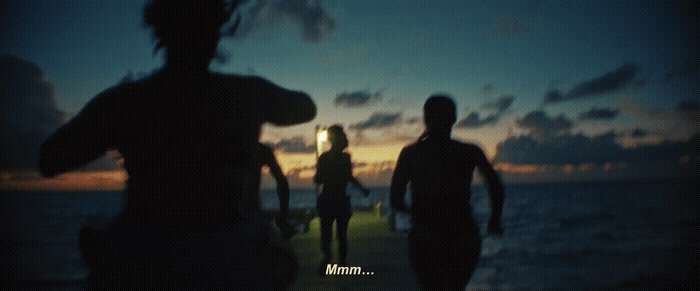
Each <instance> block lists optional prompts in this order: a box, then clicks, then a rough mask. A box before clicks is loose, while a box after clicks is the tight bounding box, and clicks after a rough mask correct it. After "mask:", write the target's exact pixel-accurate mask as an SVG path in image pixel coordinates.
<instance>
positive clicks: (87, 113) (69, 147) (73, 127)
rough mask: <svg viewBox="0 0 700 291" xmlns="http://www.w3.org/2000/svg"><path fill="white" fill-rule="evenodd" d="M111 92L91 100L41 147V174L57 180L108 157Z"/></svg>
mask: <svg viewBox="0 0 700 291" xmlns="http://www.w3.org/2000/svg"><path fill="white" fill-rule="evenodd" d="M108 95H109V91H108V92H105V93H102V94H100V95H98V96H97V97H95V98H94V99H93V100H92V101H90V102H89V103H88V104H87V105H86V106H85V107H84V108H83V109H82V110H81V111H80V113H78V115H76V116H75V117H74V118H72V119H71V120H70V121H68V123H66V124H64V125H63V126H62V127H61V128H59V129H58V130H56V132H54V133H53V134H52V135H51V136H50V137H49V138H48V139H46V140H45V141H44V142H43V144H42V145H41V149H40V152H39V171H40V172H41V175H42V176H44V177H53V176H56V175H59V174H62V173H65V172H68V171H70V170H74V169H76V168H78V167H80V166H83V165H85V164H86V163H88V162H90V161H92V160H95V159H97V158H99V157H100V156H102V155H104V154H105V152H106V151H107V150H108V149H109V148H110V146H111V145H110V144H109V143H108V141H107V135H108V134H109V132H110V131H109V129H108V128H106V127H107V126H106V125H107V124H108V121H107V120H108V119H109V115H108V114H109V113H110V112H109V108H108V107H109V105H108V104H107V100H108V98H109V97H108Z"/></svg>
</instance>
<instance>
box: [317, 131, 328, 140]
mask: <svg viewBox="0 0 700 291" xmlns="http://www.w3.org/2000/svg"><path fill="white" fill-rule="evenodd" d="M327 140H328V131H327V130H322V131H319V132H318V141H320V142H325V141H327Z"/></svg>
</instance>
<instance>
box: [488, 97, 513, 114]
mask: <svg viewBox="0 0 700 291" xmlns="http://www.w3.org/2000/svg"><path fill="white" fill-rule="evenodd" d="M513 100H515V97H513V96H511V95H505V96H501V98H498V100H496V101H495V102H487V103H484V105H482V106H481V107H482V108H484V109H491V110H496V112H498V113H503V111H506V109H508V108H509V107H510V105H512V104H513Z"/></svg>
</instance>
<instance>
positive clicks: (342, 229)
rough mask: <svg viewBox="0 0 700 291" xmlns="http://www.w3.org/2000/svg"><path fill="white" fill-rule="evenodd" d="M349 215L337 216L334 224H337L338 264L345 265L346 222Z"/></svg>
mask: <svg viewBox="0 0 700 291" xmlns="http://www.w3.org/2000/svg"><path fill="white" fill-rule="evenodd" d="M349 222H350V218H349V217H345V216H344V217H337V218H336V223H337V224H336V225H337V226H338V264H339V265H341V266H346V265H347V260H346V259H347V257H348V223H349Z"/></svg>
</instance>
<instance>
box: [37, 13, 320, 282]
mask: <svg viewBox="0 0 700 291" xmlns="http://www.w3.org/2000/svg"><path fill="white" fill-rule="evenodd" d="M237 5H238V3H237V1H234V2H233V3H228V4H227V2H225V1H223V0H204V1H166V0H152V1H149V2H148V3H147V4H146V7H145V9H144V20H145V24H146V25H148V26H150V27H152V28H153V34H154V37H155V39H156V40H157V41H158V43H157V45H156V50H158V49H160V48H164V49H165V65H164V67H163V68H162V69H160V70H159V71H158V72H156V73H154V74H153V75H151V76H149V77H147V78H145V79H142V80H137V81H134V82H130V83H125V84H121V85H118V86H115V87H112V88H110V89H107V90H106V91H104V92H102V93H100V94H99V95H97V96H96V97H95V98H93V100H91V101H90V102H89V103H88V104H87V105H86V106H85V107H84V108H83V109H82V110H81V111H80V113H79V114H78V115H76V116H75V117H74V118H73V119H71V120H70V121H69V122H68V123H67V124H65V125H64V126H63V127H61V128H60V129H58V130H57V131H56V132H55V133H54V134H53V135H52V136H51V137H49V138H48V139H47V140H46V141H45V142H44V144H43V145H42V148H41V153H40V170H41V172H42V174H43V175H44V176H46V177H52V176H55V175H58V174H61V173H64V172H67V171H70V170H73V169H76V168H77V167H79V166H81V165H84V164H85V163H87V162H89V161H91V160H94V159H96V158H98V157H100V156H101V155H103V154H104V153H105V151H107V150H108V149H117V150H119V152H120V153H121V154H122V155H123V157H124V167H125V169H126V171H127V173H128V175H129V180H128V181H127V185H126V205H125V207H124V209H123V210H122V212H121V213H120V214H119V215H118V216H117V217H116V218H114V219H113V220H112V221H111V222H110V223H109V224H108V225H107V227H106V228H105V230H104V234H103V236H102V237H100V238H99V239H93V240H91V239H83V237H81V242H85V243H86V244H90V243H91V241H92V242H93V243H94V242H100V241H103V242H104V244H105V245H104V246H102V247H85V248H82V249H84V250H97V251H98V252H100V253H99V254H97V255H87V256H85V255H84V257H86V258H91V262H90V264H91V266H90V267H91V268H92V270H91V274H90V275H89V277H88V278H87V279H86V282H85V283H86V287H87V288H95V289H102V288H105V287H107V286H109V287H110V288H119V287H127V288H130V289H153V288H156V287H157V288H165V289H171V288H176V289H180V288H192V289H194V288H196V289H199V288H203V289H212V288H215V289H220V288H227V287H228V288H233V287H234V286H235V288H240V289H270V288H283V287H284V286H288V284H289V283H290V278H293V276H292V277H289V276H287V277H284V278H281V277H277V276H274V275H273V272H275V271H276V269H275V268H277V266H278V265H279V264H281V265H284V262H276V261H274V260H275V259H271V258H279V257H280V256H277V254H278V253H277V252H283V251H284V250H283V249H281V248H279V247H276V246H277V244H278V241H276V240H275V239H274V238H273V235H272V232H271V230H272V227H271V224H270V221H269V219H267V218H266V216H265V215H262V214H261V213H260V212H259V211H246V210H245V209H246V205H245V204H246V200H247V199H246V198H247V195H249V193H251V191H254V190H253V189H251V187H253V185H252V184H253V183H254V182H253V181H254V179H255V178H254V177H255V176H256V175H258V176H259V174H260V165H259V164H258V163H257V157H258V151H257V149H258V138H259V134H260V128H261V126H262V124H263V123H266V122H270V123H273V124H276V125H292V124H298V123H302V122H306V121H309V120H311V119H312V118H313V117H314V116H315V114H316V107H315V105H314V103H313V101H312V100H311V98H310V97H309V96H308V95H307V94H305V93H303V92H295V91H290V90H287V89H284V88H281V87H279V86H277V85H275V84H273V83H271V82H269V81H267V80H265V79H262V78H259V77H244V76H236V75H227V74H219V73H213V72H211V71H209V69H208V67H209V64H210V63H211V61H212V59H213V58H214V56H215V55H216V48H217V46H218V43H219V40H220V38H221V34H220V30H221V28H222V26H223V25H224V24H225V23H226V22H228V21H229V18H230V17H231V15H232V14H233V13H234V11H235V9H236V7H237ZM255 187H257V185H256V186H255ZM82 233H83V234H85V235H86V236H89V235H90V233H92V232H91V231H90V230H89V229H86V230H85V231H83V232H82ZM278 275H279V274H278ZM292 275H293V274H292Z"/></svg>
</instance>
